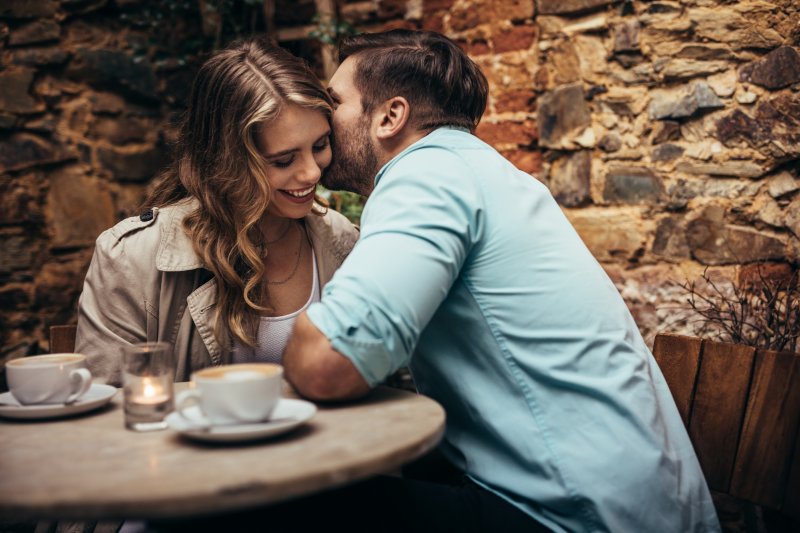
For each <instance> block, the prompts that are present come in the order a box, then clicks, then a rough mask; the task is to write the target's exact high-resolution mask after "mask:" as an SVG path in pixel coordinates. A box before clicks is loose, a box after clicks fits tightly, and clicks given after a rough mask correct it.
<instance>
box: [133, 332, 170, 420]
mask: <svg viewBox="0 0 800 533" xmlns="http://www.w3.org/2000/svg"><path fill="white" fill-rule="evenodd" d="M174 378H175V361H174V358H173V355H172V346H171V345H170V344H168V343H166V342H144V343H138V344H129V345H126V346H123V347H122V387H123V394H124V407H125V427H127V428H128V429H132V430H134V431H154V430H158V429H165V428H166V427H167V422H166V421H165V418H166V416H167V415H168V414H169V413H170V412H171V411H172V410H173V408H174V404H175V393H174V390H173V387H172V382H173V380H174Z"/></svg>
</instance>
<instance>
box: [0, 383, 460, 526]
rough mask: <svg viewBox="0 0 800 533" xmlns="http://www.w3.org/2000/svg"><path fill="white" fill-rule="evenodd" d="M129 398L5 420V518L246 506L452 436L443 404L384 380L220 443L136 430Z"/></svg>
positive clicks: (357, 474)
mask: <svg viewBox="0 0 800 533" xmlns="http://www.w3.org/2000/svg"><path fill="white" fill-rule="evenodd" d="M185 386H186V385H185V384H177V386H176V389H177V390H180V389H182V388H184V387H185ZM121 396H122V393H121V392H117V394H116V396H115V397H114V400H113V401H112V403H111V404H110V405H109V406H107V407H106V408H104V409H103V410H100V411H96V412H92V413H86V414H84V415H81V416H77V417H73V418H68V419H60V420H52V421H21V420H10V419H3V420H2V421H0V441H2V444H1V445H0V516H3V517H11V518H37V519H41V518H55V519H59V518H78V519H117V518H173V517H178V518H180V517H188V516H197V515H201V514H208V513H218V512H228V511H234V510H240V509H245V508H248V507H253V506H258V505H263V504H268V503H272V502H278V501H281V500H286V499H289V498H293V497H297V496H301V495H306V494H311V493H313V492H317V491H320V490H323V489H327V488H332V487H335V486H339V485H344V484H347V483H350V482H353V481H356V480H360V479H364V478H367V477H369V476H371V475H374V474H378V473H382V472H387V471H391V470H393V469H396V468H398V467H399V466H401V465H403V464H404V463H407V462H409V461H411V460H413V459H415V458H417V457H419V456H421V455H423V454H425V453H426V452H428V451H429V450H431V449H432V448H433V447H434V446H436V444H437V443H438V442H439V440H440V439H441V437H442V434H443V432H444V420H445V414H444V411H443V409H442V408H441V406H439V404H437V403H436V402H434V401H433V400H431V399H429V398H426V397H424V396H419V395H416V394H412V393H409V392H405V391H401V390H397V389H390V388H386V387H379V388H377V389H375V390H374V391H372V392H371V393H370V394H369V395H368V396H367V397H366V398H364V399H361V400H359V401H357V402H352V403H348V404H339V405H329V406H325V405H320V406H318V407H319V411H318V412H317V414H316V415H315V416H314V418H312V419H311V420H310V421H308V422H307V423H306V424H305V425H303V426H301V427H298V428H296V429H295V430H293V431H292V432H290V433H288V434H285V435H282V436H278V437H275V438H273V439H270V440H264V441H257V442H252V443H242V444H227V445H219V444H217V445H211V444H207V443H199V442H193V441H189V440H186V439H185V438H183V437H181V436H180V435H178V434H177V433H176V432H174V431H171V430H165V431H155V432H150V433H137V432H133V431H129V430H126V429H125V427H124V425H123V412H122V398H121ZM285 396H287V397H291V396H292V394H291V392H290V391H287V394H285Z"/></svg>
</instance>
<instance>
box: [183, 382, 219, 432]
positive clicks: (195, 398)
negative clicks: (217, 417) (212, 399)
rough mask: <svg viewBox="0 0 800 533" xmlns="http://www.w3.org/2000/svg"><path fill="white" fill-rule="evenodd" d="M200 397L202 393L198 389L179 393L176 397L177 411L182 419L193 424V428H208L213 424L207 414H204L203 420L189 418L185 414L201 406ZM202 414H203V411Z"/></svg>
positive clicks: (194, 417)
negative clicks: (188, 410) (190, 409)
mask: <svg viewBox="0 0 800 533" xmlns="http://www.w3.org/2000/svg"><path fill="white" fill-rule="evenodd" d="M200 396H201V393H200V391H199V390H197V389H192V390H185V391H181V392H179V393H178V395H177V396H176V397H175V411H176V412H177V413H178V414H179V415H181V418H183V419H184V420H186V421H187V422H189V423H191V424H192V425H193V426H203V427H207V426H210V425H211V423H210V422H209V421H208V419H207V418H206V417H205V414H203V416H202V418H199V419H198V418H197V417H196V416H189V415H187V414H186V413H185V411H186V410H187V409H189V408H190V407H192V406H195V405H197V406H198V407H199V406H200ZM200 412H201V413H202V410H201V411H200Z"/></svg>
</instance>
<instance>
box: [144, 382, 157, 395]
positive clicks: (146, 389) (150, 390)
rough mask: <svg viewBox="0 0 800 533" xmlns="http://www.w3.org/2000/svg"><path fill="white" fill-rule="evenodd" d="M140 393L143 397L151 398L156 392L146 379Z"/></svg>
mask: <svg viewBox="0 0 800 533" xmlns="http://www.w3.org/2000/svg"><path fill="white" fill-rule="evenodd" d="M142 393H143V394H144V397H145V398H152V397H153V396H155V395H156V394H157V392H156V388H155V387H154V386H153V384H152V383H150V381H149V380H147V379H146V380H145V382H144V389H143V390H142Z"/></svg>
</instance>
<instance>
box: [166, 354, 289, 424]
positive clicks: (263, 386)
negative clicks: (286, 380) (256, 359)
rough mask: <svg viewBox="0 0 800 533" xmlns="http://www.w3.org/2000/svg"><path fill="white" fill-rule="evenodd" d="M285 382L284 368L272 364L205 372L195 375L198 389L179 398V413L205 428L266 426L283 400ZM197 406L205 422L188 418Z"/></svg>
mask: <svg viewBox="0 0 800 533" xmlns="http://www.w3.org/2000/svg"><path fill="white" fill-rule="evenodd" d="M282 378H283V367H282V366H280V365H276V364H271V363H247V364H238V365H222V366H217V367H210V368H204V369H203V370H198V371H197V372H194V373H193V374H192V382H193V383H194V388H193V389H190V390H186V391H182V392H180V393H179V394H178V396H177V398H176V401H175V405H176V407H175V410H176V411H178V412H179V413H180V414H181V416H183V417H184V418H186V419H187V420H191V421H192V422H195V423H201V424H204V425H231V424H249V423H255V422H264V421H266V420H267V419H268V418H269V415H270V414H271V413H272V410H273V409H274V408H275V405H277V403H278V400H280V397H281V380H282ZM194 405H196V406H198V407H199V408H200V411H201V412H202V414H203V419H201V420H197V419H196V417H190V416H188V414H187V409H189V408H190V407H192V406H194Z"/></svg>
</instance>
